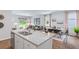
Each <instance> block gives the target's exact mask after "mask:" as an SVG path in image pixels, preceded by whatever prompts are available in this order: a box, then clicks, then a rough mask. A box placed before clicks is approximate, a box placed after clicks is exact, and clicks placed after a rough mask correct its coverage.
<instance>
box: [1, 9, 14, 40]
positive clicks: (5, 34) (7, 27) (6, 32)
mask: <svg viewBox="0 0 79 59" xmlns="http://www.w3.org/2000/svg"><path fill="white" fill-rule="evenodd" d="M0 14H2V15H4V17H5V18H4V19H3V20H0V22H3V23H4V27H3V28H1V29H0V40H4V39H7V38H10V33H11V32H10V31H11V28H12V23H13V22H14V19H12V14H11V11H10V10H0Z"/></svg>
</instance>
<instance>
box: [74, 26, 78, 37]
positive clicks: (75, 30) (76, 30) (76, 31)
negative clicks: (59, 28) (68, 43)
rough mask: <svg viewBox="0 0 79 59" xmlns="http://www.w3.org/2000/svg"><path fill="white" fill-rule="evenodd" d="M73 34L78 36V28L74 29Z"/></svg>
mask: <svg viewBox="0 0 79 59" xmlns="http://www.w3.org/2000/svg"><path fill="white" fill-rule="evenodd" d="M74 32H75V33H76V35H77V36H78V34H79V27H75V28H74Z"/></svg>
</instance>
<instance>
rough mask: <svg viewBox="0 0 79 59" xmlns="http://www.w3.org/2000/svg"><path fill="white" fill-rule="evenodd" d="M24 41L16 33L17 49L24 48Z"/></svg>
mask: <svg viewBox="0 0 79 59" xmlns="http://www.w3.org/2000/svg"><path fill="white" fill-rule="evenodd" d="M23 44H24V41H23V39H22V38H21V37H19V36H17V35H15V49H23Z"/></svg>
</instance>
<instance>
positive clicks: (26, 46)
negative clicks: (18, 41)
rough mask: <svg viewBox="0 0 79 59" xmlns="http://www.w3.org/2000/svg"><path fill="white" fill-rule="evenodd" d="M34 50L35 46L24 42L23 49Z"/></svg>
mask: <svg viewBox="0 0 79 59" xmlns="http://www.w3.org/2000/svg"><path fill="white" fill-rule="evenodd" d="M35 48H36V46H35V45H33V44H32V43H30V42H28V41H26V40H24V49H35Z"/></svg>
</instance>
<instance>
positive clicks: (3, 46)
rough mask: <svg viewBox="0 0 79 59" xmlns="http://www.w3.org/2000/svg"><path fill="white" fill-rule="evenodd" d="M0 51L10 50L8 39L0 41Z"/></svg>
mask: <svg viewBox="0 0 79 59" xmlns="http://www.w3.org/2000/svg"><path fill="white" fill-rule="evenodd" d="M0 49H11V43H10V39H7V40H3V41H0Z"/></svg>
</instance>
